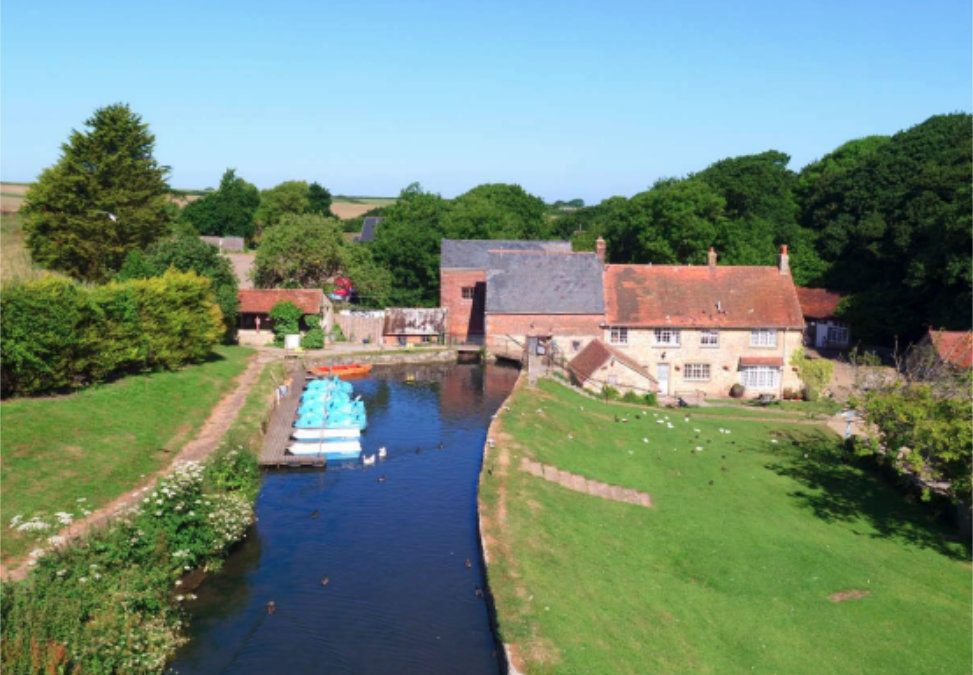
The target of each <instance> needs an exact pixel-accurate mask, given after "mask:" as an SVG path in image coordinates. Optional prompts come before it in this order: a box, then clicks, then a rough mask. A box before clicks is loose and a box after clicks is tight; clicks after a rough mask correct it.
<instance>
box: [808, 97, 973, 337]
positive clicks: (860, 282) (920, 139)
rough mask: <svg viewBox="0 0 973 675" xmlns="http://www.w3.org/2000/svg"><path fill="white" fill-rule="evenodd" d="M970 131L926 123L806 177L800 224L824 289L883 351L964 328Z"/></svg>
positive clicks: (971, 195)
mask: <svg viewBox="0 0 973 675" xmlns="http://www.w3.org/2000/svg"><path fill="white" fill-rule="evenodd" d="M971 122H973V117H971V116H970V115H967V114H954V115H940V116H935V117H931V118H929V119H928V120H926V121H925V122H923V123H921V124H919V125H916V126H914V127H912V128H911V129H907V130H905V131H902V132H899V133H897V134H895V135H894V136H892V137H891V138H890V139H889V140H888V141H886V142H881V141H876V142H874V145H875V147H872V148H868V149H867V150H868V151H861V152H857V153H856V154H854V156H853V157H852V158H850V159H848V160H847V161H846V162H844V164H842V165H841V166H842V170H833V171H830V172H822V171H820V170H819V169H818V168H817V167H815V168H814V171H815V172H816V173H817V176H818V178H817V180H814V178H813V174H811V175H809V177H808V180H807V181H806V182H805V185H804V187H803V188H802V194H803V195H805V199H806V201H805V203H804V204H803V209H802V213H803V219H804V224H805V226H806V227H808V228H809V229H811V230H812V231H814V232H815V234H816V236H817V241H818V249H819V251H820V254H821V256H822V258H824V259H825V260H826V261H827V262H828V263H829V264H830V269H829V271H828V273H827V275H826V279H825V282H826V284H827V285H829V286H831V287H833V288H836V289H838V290H842V291H845V292H846V293H849V294H851V295H852V299H851V300H850V301H849V303H848V311H849V317H851V316H854V317H855V319H857V321H858V322H861V325H862V326H865V329H866V330H865V331H864V332H863V331H862V330H859V331H858V335H859V336H860V337H862V338H863V339H866V340H870V341H875V342H884V343H891V342H892V339H893V337H894V336H895V335H898V336H899V337H901V338H904V339H912V338H916V337H918V336H919V335H920V334H921V333H922V332H923V330H924V328H925V327H926V326H928V325H936V326H943V327H946V328H953V329H958V330H968V329H969V327H970V325H971V322H973V314H971V306H973V297H971V291H970V289H971V284H973V270H971V266H970V260H969V252H970V250H971V247H973V217H971V213H973V187H971V186H973V160H971V156H973V132H971ZM859 150H861V148H859ZM826 159H829V158H826ZM855 325H856V327H858V326H859V324H858V323H856V324H855Z"/></svg>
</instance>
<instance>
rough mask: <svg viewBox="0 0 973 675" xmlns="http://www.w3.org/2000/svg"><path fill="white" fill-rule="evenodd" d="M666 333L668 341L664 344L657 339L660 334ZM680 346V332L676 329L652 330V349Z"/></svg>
mask: <svg viewBox="0 0 973 675" xmlns="http://www.w3.org/2000/svg"><path fill="white" fill-rule="evenodd" d="M665 333H668V334H669V338H670V339H669V340H668V341H666V342H664V341H662V340H660V339H659V336H660V335H662V334H665ZM681 344H682V331H680V330H679V329H678V328H654V329H653V330H652V346H653V347H679V346H681Z"/></svg>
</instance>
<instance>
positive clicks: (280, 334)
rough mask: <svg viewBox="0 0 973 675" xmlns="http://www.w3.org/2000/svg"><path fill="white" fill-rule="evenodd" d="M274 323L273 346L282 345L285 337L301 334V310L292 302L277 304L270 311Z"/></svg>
mask: <svg viewBox="0 0 973 675" xmlns="http://www.w3.org/2000/svg"><path fill="white" fill-rule="evenodd" d="M270 320H271V321H273V322H274V344H276V345H282V344H284V336H285V335H294V334H296V333H299V332H301V323H300V322H301V310H300V309H299V308H298V307H297V305H295V304H294V303H293V302H288V301H284V302H278V303H277V304H276V305H274V306H273V308H271V310H270Z"/></svg>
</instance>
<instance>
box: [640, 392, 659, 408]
mask: <svg viewBox="0 0 973 675" xmlns="http://www.w3.org/2000/svg"><path fill="white" fill-rule="evenodd" d="M642 402H643V403H645V405H656V404H657V403H658V402H659V397H658V396H656V393H655V392H654V391H650V392H646V393H645V394H642Z"/></svg>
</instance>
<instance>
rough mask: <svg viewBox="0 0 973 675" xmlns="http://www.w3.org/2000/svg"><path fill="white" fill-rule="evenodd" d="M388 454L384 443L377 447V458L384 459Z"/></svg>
mask: <svg viewBox="0 0 973 675" xmlns="http://www.w3.org/2000/svg"><path fill="white" fill-rule="evenodd" d="M388 454H389V451H388V450H386V449H385V446H384V445H383V446H382V447H380V448H379V449H378V458H379V459H385V458H386V457H387V456H388Z"/></svg>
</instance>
